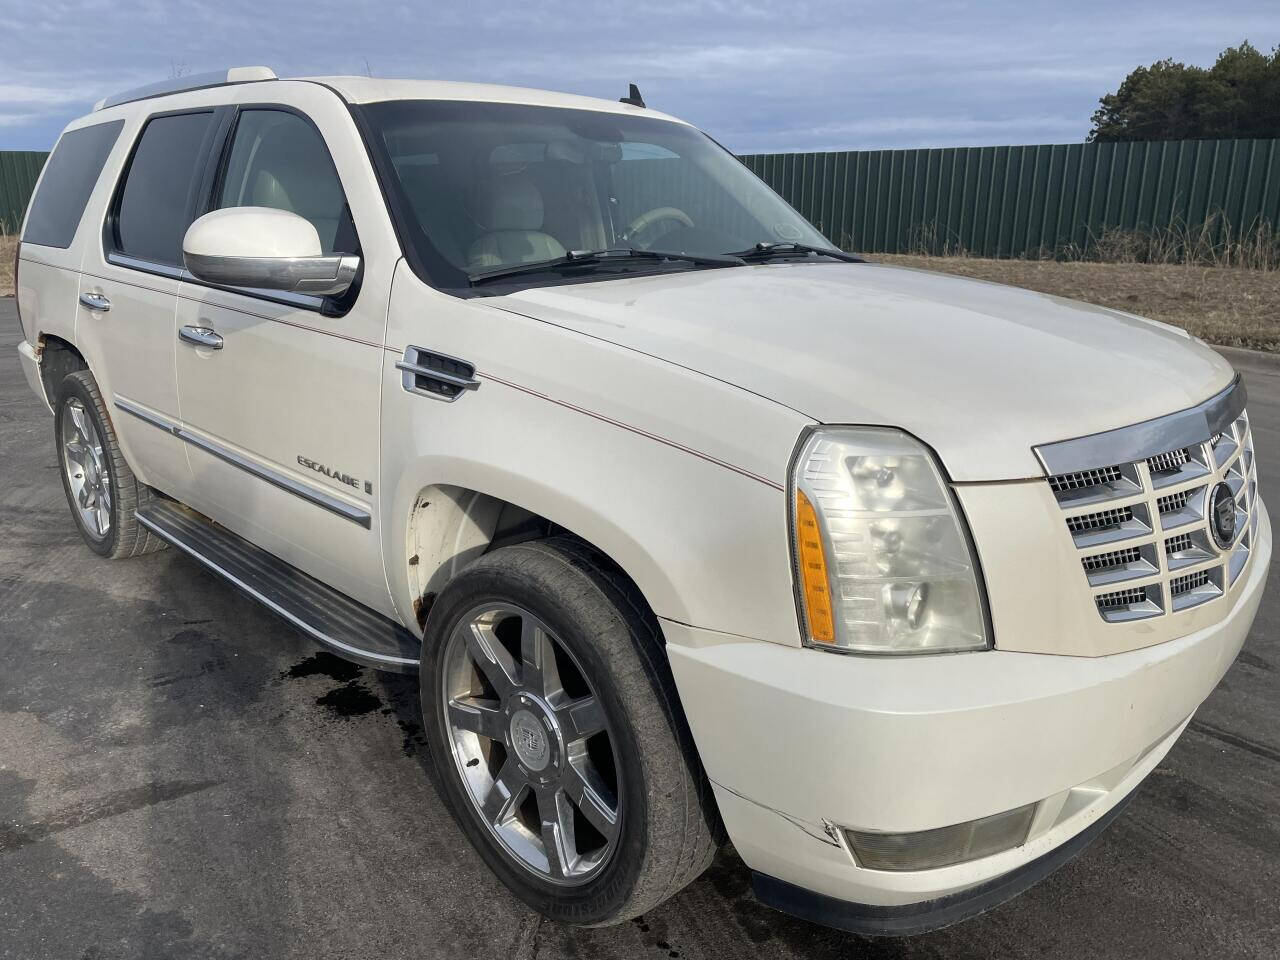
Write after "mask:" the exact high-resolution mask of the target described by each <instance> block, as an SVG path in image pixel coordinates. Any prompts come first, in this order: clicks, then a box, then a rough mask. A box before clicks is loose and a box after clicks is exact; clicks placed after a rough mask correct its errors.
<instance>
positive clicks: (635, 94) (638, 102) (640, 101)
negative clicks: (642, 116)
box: [618, 83, 644, 107]
mask: <svg viewBox="0 0 1280 960" xmlns="http://www.w3.org/2000/svg"><path fill="white" fill-rule="evenodd" d="M618 102H619V103H629V104H631V105H632V106H633V107H643V106H644V97H642V96H640V88H639V87H637V86H636V85H635V84H634V83H633V84H631V90H630V91H629V92H628V93H627V95H626V96H625V97H619V98H618Z"/></svg>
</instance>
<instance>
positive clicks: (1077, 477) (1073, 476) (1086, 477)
mask: <svg viewBox="0 0 1280 960" xmlns="http://www.w3.org/2000/svg"><path fill="white" fill-rule="evenodd" d="M1120 477H1121V473H1120V468H1119V467H1101V468H1099V469H1097V470H1081V471H1079V472H1078V473H1063V474H1059V475H1058V476H1056V477H1050V478H1049V486H1051V487H1053V491H1054V493H1069V492H1071V491H1072V490H1083V489H1086V488H1090V487H1101V486H1105V485H1106V484H1109V483H1114V482H1115V481H1117V480H1119V479H1120Z"/></svg>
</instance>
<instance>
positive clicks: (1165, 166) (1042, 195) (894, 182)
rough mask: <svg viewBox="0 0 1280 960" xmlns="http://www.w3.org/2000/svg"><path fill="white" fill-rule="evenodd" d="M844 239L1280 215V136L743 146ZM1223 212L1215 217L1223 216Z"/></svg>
mask: <svg viewBox="0 0 1280 960" xmlns="http://www.w3.org/2000/svg"><path fill="white" fill-rule="evenodd" d="M742 159H743V162H744V163H746V165H747V166H748V167H749V168H751V169H752V170H753V171H754V172H755V173H756V174H758V175H759V176H760V177H761V178H762V179H763V180H764V181H765V182H766V183H768V184H769V185H770V186H772V187H773V188H774V189H775V190H777V191H778V192H779V193H780V194H782V196H783V197H785V198H786V199H787V200H788V201H789V202H790V203H791V204H792V205H793V206H794V207H795V208H796V209H798V210H799V211H800V212H801V213H803V214H804V215H805V216H806V217H807V218H808V219H809V220H811V221H812V222H813V223H814V224H815V225H816V226H818V227H819V228H820V229H821V230H822V231H823V232H824V233H825V234H826V235H827V236H828V237H829V238H830V239H832V240H834V241H836V242H837V243H839V244H841V245H842V246H845V247H847V248H848V249H852V250H862V251H865V252H868V253H903V252H909V251H912V250H918V249H922V248H924V249H930V250H932V251H934V252H948V251H953V250H956V249H963V250H966V251H968V252H969V253H972V254H977V255H981V256H989V257H1018V256H1023V255H1035V254H1038V253H1041V252H1048V251H1052V250H1055V249H1062V248H1064V247H1068V246H1073V247H1075V248H1077V249H1083V248H1087V247H1088V246H1089V244H1090V243H1091V242H1092V241H1093V240H1095V239H1096V238H1097V237H1098V236H1100V235H1101V234H1102V233H1103V232H1104V231H1105V230H1107V229H1111V228H1120V229H1133V230H1160V229H1163V228H1167V227H1182V226H1187V225H1196V224H1201V223H1204V222H1205V220H1206V218H1210V217H1214V218H1215V219H1217V220H1218V221H1221V220H1224V219H1225V221H1226V222H1227V223H1229V224H1231V227H1232V229H1233V230H1235V231H1240V230H1248V229H1250V228H1251V227H1253V226H1254V225H1256V224H1258V223H1259V222H1260V221H1265V222H1267V223H1269V224H1271V225H1272V226H1273V227H1280V140H1187V141H1170V142H1164V143H1073V144H1058V145H1049V146H1025V147H957V148H948V149H940V150H873V151H864V152H856V153H785V154H757V155H752V156H746V157H743V158H742ZM1219 225H1220V224H1219Z"/></svg>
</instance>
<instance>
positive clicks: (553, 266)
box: [470, 247, 746, 287]
mask: <svg viewBox="0 0 1280 960" xmlns="http://www.w3.org/2000/svg"><path fill="white" fill-rule="evenodd" d="M627 260H654V261H656V260H672V261H676V262H680V263H691V264H693V265H695V266H699V267H740V266H742V265H743V264H744V263H745V262H746V261H745V260H743V258H741V257H737V256H732V255H728V254H726V255H724V256H709V255H708V256H703V255H701V254H693V253H677V252H674V251H667V250H636V249H631V248H627V247H622V248H611V249H608V250H570V251H569V252H568V253H566V254H565V255H564V256H561V257H553V258H551V259H550V260H536V261H534V262H532V263H513V264H509V265H507V266H505V267H498V268H497V269H495V270H485V271H482V272H480V273H473V274H471V276H470V280H471V285H472V286H473V287H474V286H478V285H479V284H482V283H489V282H490V281H492V280H501V279H503V278H505V277H518V276H521V275H523V274H527V273H542V272H543V271H547V270H563V269H566V268H569V267H590V266H595V265H597V264H602V263H618V262H620V261H627Z"/></svg>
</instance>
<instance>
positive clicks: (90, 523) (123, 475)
mask: <svg viewBox="0 0 1280 960" xmlns="http://www.w3.org/2000/svg"><path fill="white" fill-rule="evenodd" d="M54 438H55V440H56V442H57V445H58V459H59V463H60V466H61V467H62V469H61V470H60V471H59V472H60V474H61V476H62V489H63V490H64V492H65V493H66V495H67V503H68V504H69V505H70V507H71V515H72V517H73V518H74V519H75V521H76V526H77V527H79V529H80V534H81V536H83V537H84V541H85V543H87V544H88V545H89V548H90V549H91V550H93V551H94V552H95V553H97V554H100V555H102V556H104V557H111V558H115V557H133V556H137V555H138V554H141V553H150V552H152V551H153V550H160V549H162V548H163V547H164V546H165V543H164V541H163V540H161V539H159V538H158V537H156V536H155V535H154V534H152V533H151V532H149V531H148V530H147V529H146V528H145V527H143V526H142V525H141V524H140V523H138V520H137V518H136V517H135V516H134V511H136V510H137V509H138V507H139V506H141V505H142V504H143V503H145V502H146V501H147V500H148V499H150V497H151V489H150V488H149V487H147V486H146V485H145V484H142V483H139V482H138V479H137V477H135V476H134V475H133V471H132V470H130V469H129V465H128V464H127V463H125V459H124V455H123V454H122V453H121V452H120V445H119V443H117V441H116V433H115V429H114V428H113V427H112V425H111V419H110V417H108V416H107V411H106V406H105V405H104V404H103V402H102V394H101V392H100V391H99V390H98V383H97V381H96V380H94V378H93V374H91V373H90V372H89V371H88V370H78V371H76V372H75V373H71V374H68V375H67V376H66V377H65V378H64V379H63V381H62V383H61V384H60V385H59V388H58V396H57V403H56V408H55V416H54Z"/></svg>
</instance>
